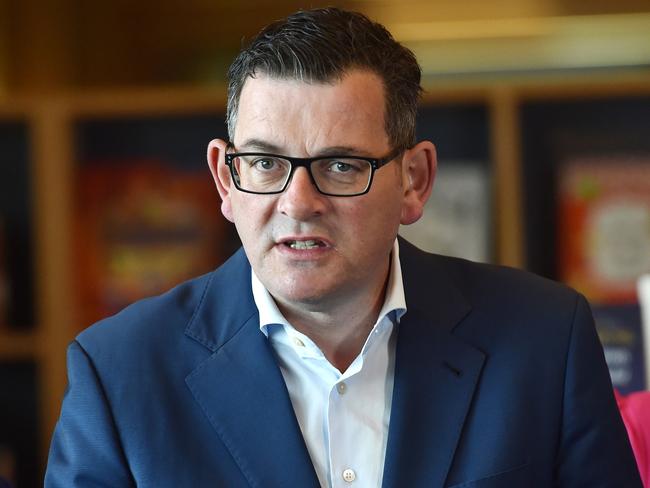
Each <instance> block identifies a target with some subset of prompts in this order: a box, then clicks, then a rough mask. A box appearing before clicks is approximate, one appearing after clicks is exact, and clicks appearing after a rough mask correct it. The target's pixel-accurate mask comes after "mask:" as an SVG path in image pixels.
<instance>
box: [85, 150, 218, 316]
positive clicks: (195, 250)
mask: <svg viewBox="0 0 650 488" xmlns="http://www.w3.org/2000/svg"><path fill="white" fill-rule="evenodd" d="M75 208H76V219H75V235H76V238H75V248H76V256H75V257H76V260H77V263H78V268H77V270H76V278H77V289H78V300H79V303H78V305H79V308H80V311H81V317H79V320H80V321H81V324H80V325H83V326H87V325H89V324H91V323H93V322H95V321H97V320H98V319H100V318H102V317H104V316H107V315H110V314H113V313H115V312H117V311H119V310H120V309H122V308H123V307H125V306H126V305H128V304H129V303H132V302H133V301H135V300H138V299H140V298H143V297H146V296H151V295H155V294H159V293H162V292H164V291H166V290H168V289H169V288H171V287H173V286H174V285H176V284H178V283H180V282H181V281H183V280H186V279H188V278H190V277H193V276H197V275H200V274H203V273H206V272H208V271H209V270H211V269H213V268H214V267H215V266H216V265H217V264H218V263H219V262H220V261H221V260H222V259H223V257H224V256H222V255H221V254H222V253H221V247H220V242H221V238H222V237H223V236H222V234H223V232H226V229H225V226H224V223H225V220H224V219H223V217H222V216H221V213H220V211H219V198H218V194H217V191H216V189H215V188H214V185H213V182H212V179H211V178H210V175H209V174H207V171H206V172H190V171H184V170H178V169H174V168H171V167H169V166H166V165H164V164H162V163H160V162H157V161H148V160H134V161H117V162H110V163H108V162H96V163H93V164H85V165H83V166H82V167H81V168H80V170H79V173H78V180H77V196H76V207H75Z"/></svg>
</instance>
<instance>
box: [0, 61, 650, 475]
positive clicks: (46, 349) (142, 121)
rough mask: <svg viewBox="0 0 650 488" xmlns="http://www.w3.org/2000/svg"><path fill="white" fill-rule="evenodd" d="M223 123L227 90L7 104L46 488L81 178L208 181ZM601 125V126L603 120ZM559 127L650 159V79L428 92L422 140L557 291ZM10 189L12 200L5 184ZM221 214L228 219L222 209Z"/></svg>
mask: <svg viewBox="0 0 650 488" xmlns="http://www.w3.org/2000/svg"><path fill="white" fill-rule="evenodd" d="M224 111H225V87H223V86H218V87H198V88H197V87H191V88H190V87H177V88H152V89H142V90H119V91H107V92H94V93H81V94H74V95H56V96H43V97H40V98H36V99H26V100H13V101H11V102H9V101H2V100H1V99H0V144H5V145H6V144H10V145H11V144H14V145H16V144H18V145H19V146H20V145H21V144H22V149H19V150H18V149H16V148H14V150H13V152H18V153H19V157H17V158H14V159H15V161H13V162H12V163H11V164H14V165H16V164H18V165H22V168H23V170H22V173H21V176H19V177H17V180H18V183H17V184H18V187H19V188H21V190H20V191H19V192H14V193H15V195H14V196H13V197H12V198H11V200H10V202H9V203H8V204H5V206H7V205H9V206H15V207H16V208H19V209H20V212H19V213H20V216H21V217H20V219H21V221H23V222H25V223H26V229H27V231H26V233H25V234H24V235H25V236H26V237H25V238H24V239H25V240H26V245H25V247H24V253H25V254H24V258H23V259H22V261H19V262H20V266H19V271H18V272H17V275H23V276H24V277H26V281H25V282H24V283H25V284H22V285H21V286H22V287H23V289H24V290H26V291H25V292H24V297H25V298H23V299H21V300H17V301H16V303H17V304H18V306H19V309H20V310H19V311H18V316H21V318H20V320H18V322H19V323H18V322H17V323H15V324H9V326H7V327H4V328H1V329H0V365H4V364H9V365H15V366H16V367H17V368H19V369H20V368H22V369H20V378H28V379H26V380H25V381H26V382H27V383H28V390H29V391H31V392H32V394H33V396H32V400H30V401H34V399H35V405H36V406H35V407H34V408H32V409H31V410H29V409H28V410H29V411H31V412H32V414H33V418H32V419H31V421H30V425H34V426H35V428H34V435H33V436H32V437H31V439H32V440H33V442H34V445H33V446H32V450H33V459H37V460H38V465H39V468H38V469H39V471H38V476H40V475H41V471H40V470H42V467H43V465H44V461H45V459H46V456H47V449H48V445H49V439H50V435H51V432H52V429H53V427H54V424H55V422H56V419H57V417H58V413H59V407H60V402H61V398H62V396H63V392H64V389H65V385H66V371H65V350H66V346H67V344H68V343H69V341H70V340H72V339H73V337H74V335H75V334H76V333H77V332H78V331H79V330H80V329H82V328H83V327H84V326H86V325H89V324H87V323H84V322H83V319H82V314H81V312H80V310H81V304H80V303H79V296H78V293H77V284H76V276H77V272H78V269H77V259H76V258H77V256H76V254H75V251H74V250H75V249H76V247H75V246H78V244H79V242H77V241H78V240H79V239H82V237H81V238H80V237H79V236H78V235H77V234H75V218H76V217H75V216H76V214H77V210H78V208H77V207H78V205H79V202H78V200H77V199H76V196H75V195H76V194H77V190H78V188H77V185H78V177H79V174H80V171H81V170H82V169H83V168H84V167H85V166H87V165H92V164H96V162H97V161H100V160H106V161H115V160H119V159H120V158H147V157H156V158H158V159H162V160H165V161H171V162H172V165H173V164H177V165H180V166H182V167H184V168H192V169H195V170H197V171H203V174H204V176H205V178H208V179H209V178H210V176H209V173H208V171H207V166H206V165H205V148H206V146H207V143H208V141H209V140H210V139H211V138H213V137H223V136H224V135H225V129H224V127H223V115H222V114H223V113H224ZM602 113H604V114H605V116H604V118H603V119H602V120H603V122H602V123H600V125H598V120H599V119H598V117H596V116H595V114H602ZM558 128H562V131H563V132H564V133H567V134H578V135H580V134H587V137H585V138H583V139H584V140H583V142H581V145H580V147H579V149H580V150H582V151H587V150H589V151H598V150H599V147H600V146H599V144H601V140H602V139H603V138H604V136H605V135H607V136H608V137H609V136H610V135H611V134H614V135H615V136H616V134H619V135H620V134H623V135H626V137H622V136H621V137H619V136H616V137H615V138H614V139H615V142H616V144H619V146H620V147H624V148H632V149H636V150H639V151H647V152H650V147H649V144H648V143H646V142H644V141H648V140H650V137H649V135H650V75H649V74H647V73H632V74H610V75H607V74H603V75H599V76H598V77H595V78H594V77H589V78H587V77H581V76H579V75H575V76H572V77H566V76H565V77H546V78H539V79H530V78H519V79H511V80H498V81H490V80H487V81H486V80H483V81H481V80H466V81H463V82H458V83H448V82H435V83H434V82H431V83H429V86H428V90H427V92H426V94H425V96H424V100H423V110H422V113H421V121H420V127H419V135H420V136H421V137H427V138H430V139H431V140H433V142H434V143H435V144H436V145H437V146H438V150H439V158H440V161H441V164H444V163H445V161H452V160H455V159H470V160H475V161H479V162H480V164H482V165H484V168H485V169H486V170H487V172H488V174H489V175H490V187H491V191H490V195H491V209H492V212H491V214H492V215H491V217H490V229H491V239H490V240H491V242H490V243H489V244H490V249H491V255H492V256H493V261H494V262H497V263H501V264H506V265H510V266H517V267H522V268H528V269H530V270H532V271H535V272H538V273H541V274H544V275H547V276H550V277H553V278H555V277H557V269H556V263H555V258H556V254H555V248H554V245H555V242H554V239H555V236H554V229H555V220H554V217H553V208H554V207H553V206H554V198H555V187H554V182H553V176H552V175H553V171H554V168H556V167H557V164H560V162H559V161H560V160H561V158H559V159H558V156H557V154H558V153H557V152H556V149H555V148H556V146H554V144H555V142H554V141H555V136H554V134H555V133H556V132H557V131H558V130H559V129H558ZM632 128H634V134H633V135H631V136H630V130H631V129H632ZM614 139H610V141H611V140H614ZM16 141H19V142H18V143H16ZM20 141H22V142H20ZM574 142H575V141H574ZM590 144H591V146H590ZM615 147H618V146H615ZM569 149H571V148H569ZM2 150H3V152H4V151H5V150H6V149H2ZM2 164H3V165H6V164H8V163H7V162H6V161H5V159H3V160H2ZM199 168H200V169H199ZM15 184H16V181H15V179H14V180H13V181H12V182H11V183H10V185H15ZM2 185H5V187H8V186H7V182H6V178H5V180H3V181H0V189H2V188H4V187H3V186H2ZM434 191H435V189H434ZM214 194H215V199H216V190H215V192H214ZM0 201H2V200H0ZM2 208H3V207H0V211H2ZM214 215H215V218H217V219H218V218H220V213H219V209H218V202H217V201H216V200H215V201H214ZM222 224H223V225H222V226H221V227H220V229H221V232H222V239H221V245H222V247H221V248H220V256H219V259H217V260H216V262H215V265H216V264H217V262H218V261H219V260H220V259H222V258H225V257H226V255H228V253H229V252H230V251H231V250H232V249H233V248H234V247H235V246H236V242H237V241H236V238H235V237H234V234H233V229H232V227H230V226H228V225H226V224H225V223H222ZM82 243H83V242H82ZM11 279H14V278H13V275H12V277H11ZM19 281H20V280H19ZM30 290H31V291H30ZM16 374H18V373H16ZM7 378H8V375H4V376H3V375H0V381H5V382H7V381H9V380H8V379H7ZM0 388H5V385H1V384H0ZM25 401H28V400H25ZM15 420H16V421H18V420H20V419H15ZM21 452H22V451H21ZM23 456H24V454H23ZM27 457H28V458H29V455H27ZM29 462H33V461H29ZM39 479H40V478H39ZM26 486H29V485H26ZM34 486H37V485H34Z"/></svg>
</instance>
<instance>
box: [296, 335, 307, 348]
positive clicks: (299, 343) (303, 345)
mask: <svg viewBox="0 0 650 488" xmlns="http://www.w3.org/2000/svg"><path fill="white" fill-rule="evenodd" d="M293 343H294V344H295V345H296V346H298V347H305V343H304V342H302V341H301V340H300V339H298V338H297V337H294V338H293Z"/></svg>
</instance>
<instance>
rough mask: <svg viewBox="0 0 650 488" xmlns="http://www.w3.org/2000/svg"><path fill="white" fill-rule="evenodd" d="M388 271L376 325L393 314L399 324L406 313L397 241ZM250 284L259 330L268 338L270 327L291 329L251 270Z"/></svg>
mask: <svg viewBox="0 0 650 488" xmlns="http://www.w3.org/2000/svg"><path fill="white" fill-rule="evenodd" d="M390 259H391V263H390V271H389V275H388V284H387V286H386V297H385V298H384V304H383V305H382V307H381V309H380V311H379V316H378V317H377V324H379V323H380V322H381V321H382V319H383V318H384V317H385V316H386V315H389V314H391V313H392V312H394V314H395V315H394V321H395V323H399V320H400V318H401V317H402V316H403V315H404V314H405V313H406V298H405V296H404V283H403V281H402V267H401V265H400V259H399V244H398V242H397V239H395V242H394V244H393V249H392V251H391V257H390ZM251 284H252V292H253V299H254V300H255V305H256V306H257V310H258V311H259V315H260V330H261V331H262V333H264V335H266V336H267V337H268V335H269V331H268V328H269V326H270V325H284V326H285V328H287V327H288V328H291V329H293V327H292V326H291V324H290V323H289V322H288V321H287V319H286V318H285V317H284V315H282V312H280V310H279V309H278V306H277V305H276V303H275V301H274V300H273V297H272V296H271V294H270V293H269V292H268V290H267V289H266V288H265V287H264V285H263V284H262V282H261V281H260V280H259V278H258V277H257V276H256V275H255V272H254V271H253V269H252V268H251Z"/></svg>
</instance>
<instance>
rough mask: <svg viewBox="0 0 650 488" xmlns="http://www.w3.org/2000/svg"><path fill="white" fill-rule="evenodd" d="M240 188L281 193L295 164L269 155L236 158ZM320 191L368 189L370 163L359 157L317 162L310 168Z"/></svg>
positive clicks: (345, 191) (335, 191)
mask: <svg viewBox="0 0 650 488" xmlns="http://www.w3.org/2000/svg"><path fill="white" fill-rule="evenodd" d="M233 170H234V172H235V177H236V179H237V180H238V181H237V183H238V185H239V186H240V187H241V188H242V189H243V190H247V191H253V192H257V193H271V192H277V191H281V190H282V189H283V188H284V186H285V184H286V183H287V180H288V179H289V178H290V176H291V162H290V161H289V160H287V159H283V158H279V157H271V156H266V155H244V156H237V157H235V158H234V159H233ZM310 170H311V174H312V177H313V179H314V182H315V183H316V186H317V187H318V189H319V190H320V191H321V192H323V193H329V194H336V195H353V194H355V193H362V192H364V191H365V190H366V188H367V187H368V183H369V181H370V177H371V174H372V166H371V164H370V162H368V161H365V160H363V159H355V158H336V159H332V158H323V159H316V160H314V161H313V162H312V163H311V166H310Z"/></svg>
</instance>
